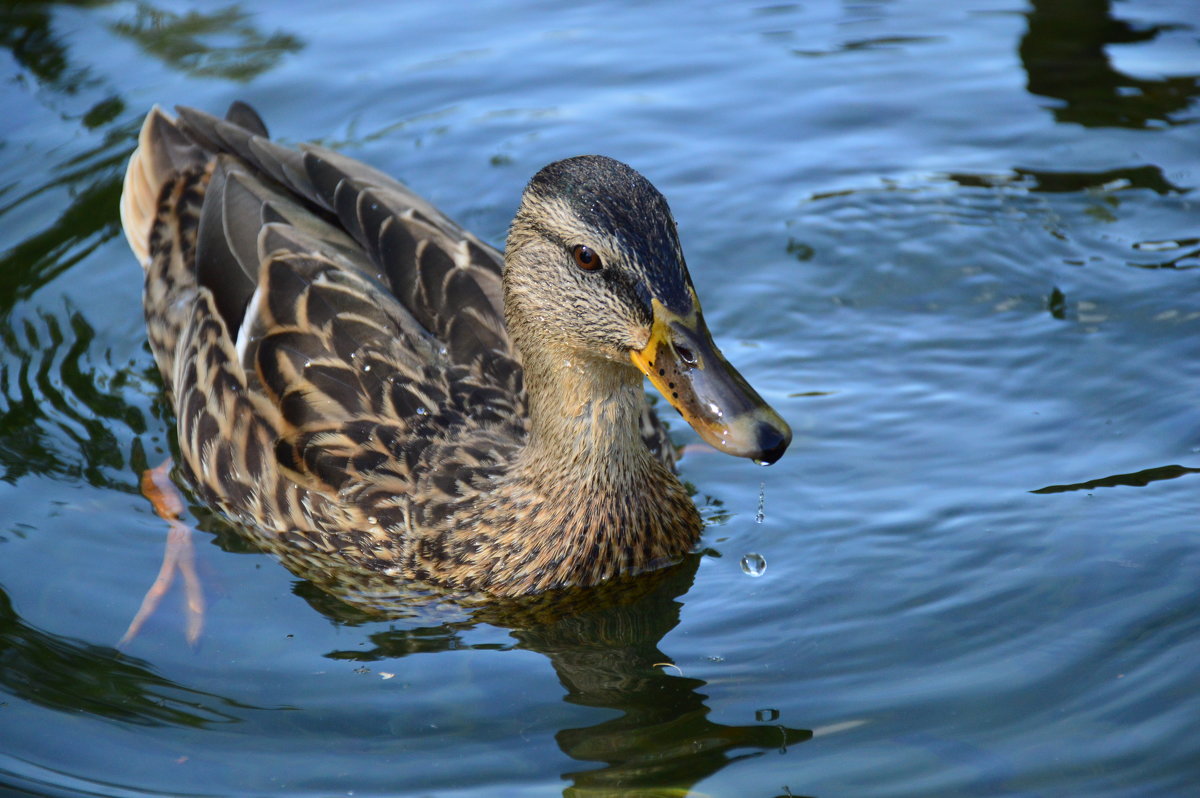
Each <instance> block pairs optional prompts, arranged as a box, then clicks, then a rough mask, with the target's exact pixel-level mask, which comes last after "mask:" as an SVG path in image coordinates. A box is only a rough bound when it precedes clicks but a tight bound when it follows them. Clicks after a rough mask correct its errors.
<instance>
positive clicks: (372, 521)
mask: <svg viewBox="0 0 1200 798" xmlns="http://www.w3.org/2000/svg"><path fill="white" fill-rule="evenodd" d="M367 523H368V524H369V525H371V526H375V525H376V524H378V523H379V519H378V518H376V517H375V516H373V515H368V516H367Z"/></svg>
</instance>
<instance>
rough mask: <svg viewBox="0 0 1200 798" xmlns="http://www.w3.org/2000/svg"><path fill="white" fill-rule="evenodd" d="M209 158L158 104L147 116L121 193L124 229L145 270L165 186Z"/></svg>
mask: <svg viewBox="0 0 1200 798" xmlns="http://www.w3.org/2000/svg"><path fill="white" fill-rule="evenodd" d="M209 157H210V156H209V155H208V154H207V153H205V152H204V150H202V149H201V148H200V147H198V146H196V144H194V143H193V142H192V141H191V140H189V139H188V138H187V137H186V136H185V135H184V134H183V133H182V132H180V130H179V129H178V127H177V126H176V124H175V120H174V119H172V118H171V117H169V116H168V115H167V114H166V113H164V112H163V110H162V109H161V108H159V107H158V106H157V105H156V106H154V108H153V109H151V111H150V113H148V114H146V121H145V122H143V123H142V131H141V133H139V134H138V146H137V149H135V150H134V151H133V155H132V156H131V157H130V159H129V167H128V168H127V169H126V170H125V182H124V187H123V188H122V191H121V227H122V228H123V229H124V231H125V238H126V239H127V240H128V241H129V247H130V249H132V250H133V254H134V255H135V256H137V259H138V262H140V263H141V264H142V268H146V267H148V266H149V265H150V230H151V228H152V227H153V225H154V217H155V213H156V212H157V209H158V201H159V198H160V197H161V195H162V190H163V186H164V185H166V183H167V182H168V181H169V180H170V179H171V177H172V176H173V175H175V174H178V173H179V172H181V171H183V170H185V169H187V168H189V167H192V166H196V165H198V164H202V163H204V162H205V161H207V160H208V159H209Z"/></svg>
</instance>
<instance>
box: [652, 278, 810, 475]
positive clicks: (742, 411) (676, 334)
mask: <svg viewBox="0 0 1200 798" xmlns="http://www.w3.org/2000/svg"><path fill="white" fill-rule="evenodd" d="M693 298H694V295H693ZM652 304H653V308H654V323H653V326H652V327H651V331H650V340H649V342H648V343H647V344H646V346H645V348H644V349H642V350H640V351H634V352H632V353H631V354H630V357H631V359H632V360H633V362H634V365H636V366H637V367H638V368H639V369H641V370H642V371H643V372H644V373H645V374H646V376H647V377H649V378H650V382H651V383H653V385H654V387H655V388H657V389H658V390H659V391H660V392H661V393H662V395H663V396H664V397H665V398H666V400H667V401H668V402H670V403H671V405H672V406H673V407H674V408H675V409H676V410H678V411H679V412H680V413H681V414H682V415H683V417H684V419H685V420H686V421H687V422H688V423H689V424H691V425H692V427H693V429H695V430H696V432H698V433H700V436H701V437H702V438H704V440H705V441H707V442H708V443H710V444H712V445H713V446H715V447H716V448H717V449H719V450H720V451H722V452H726V453H727V454H732V455H735V456H737V457H749V458H751V459H753V460H755V461H756V462H760V463H774V462H775V461H776V460H778V459H779V458H780V457H782V456H783V453H784V451H786V450H787V447H788V444H789V443H791V442H792V430H791V427H789V426H788V425H787V422H785V421H784V420H783V419H782V418H780V417H779V414H778V413H776V412H775V411H774V410H772V409H771V407H770V405H768V404H767V403H766V402H764V401H763V399H762V397H761V396H759V395H758V393H757V392H755V390H754V389H753V388H751V387H750V385H749V383H747V382H746V380H745V378H744V377H742V375H741V374H738V372H737V370H736V369H734V367H733V366H731V365H729V361H727V360H726V359H725V357H724V356H723V355H722V354H721V351H720V350H719V349H717V345H716V344H715V343H713V340H712V336H711V335H710V334H709V332H708V327H707V326H705V324H704V318H703V317H702V316H701V315H700V310H699V308H700V305H699V303H698V302H693V304H692V310H691V312H690V313H689V314H688V316H686V317H684V316H679V315H678V314H676V313H674V312H672V311H671V310H668V309H667V308H666V307H665V306H664V305H663V304H662V303H661V302H659V301H658V300H657V299H655V300H653V301H652Z"/></svg>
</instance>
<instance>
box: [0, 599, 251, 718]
mask: <svg viewBox="0 0 1200 798" xmlns="http://www.w3.org/2000/svg"><path fill="white" fill-rule="evenodd" d="M0 687H3V688H4V692H5V693H7V694H9V695H13V696H16V697H17V698H20V699H22V700H23V701H28V702H29V703H31V704H36V705H38V706H42V707H46V708H47V709H52V710H55V711H58V712H67V713H70V714H80V713H84V714H88V715H94V716H96V717H100V718H107V719H109V720H115V721H120V722H122V723H132V724H135V725H139V726H162V725H174V726H192V727H204V726H210V725H212V724H217V723H237V722H239V720H240V719H239V717H238V715H239V712H238V711H240V710H246V709H255V707H250V706H248V705H246V704H240V703H238V702H236V701H232V700H230V699H228V698H222V697H221V696H217V695H213V694H211V693H205V692H201V691H199V690H192V689H189V688H187V687H183V686H181V685H178V684H175V683H174V682H172V681H170V680H168V679H164V678H163V677H161V676H158V675H156V674H155V673H154V672H153V671H152V670H150V667H149V666H148V665H147V664H145V663H143V662H141V661H139V660H134V659H130V658H128V657H126V656H124V655H122V654H121V653H120V652H118V651H117V650H116V649H113V648H109V647H107V646H96V645H92V644H89V643H84V642H81V641H77V640H71V639H68V638H65V637H59V636H57V635H52V634H47V633H46V632H42V631H40V630H38V629H35V628H33V627H32V626H29V625H28V624H26V623H25V622H23V621H22V620H21V618H20V616H18V615H17V613H16V611H15V610H14V609H13V605H12V602H11V601H10V600H9V598H8V595H7V594H6V593H5V592H4V591H3V590H0ZM240 714H245V713H244V712H240Z"/></svg>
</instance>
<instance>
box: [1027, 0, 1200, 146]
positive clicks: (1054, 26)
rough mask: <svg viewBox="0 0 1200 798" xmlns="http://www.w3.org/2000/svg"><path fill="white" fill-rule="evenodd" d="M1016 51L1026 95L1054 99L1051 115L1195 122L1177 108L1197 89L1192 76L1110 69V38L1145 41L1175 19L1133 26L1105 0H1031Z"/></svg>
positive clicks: (1199, 82)
mask: <svg viewBox="0 0 1200 798" xmlns="http://www.w3.org/2000/svg"><path fill="white" fill-rule="evenodd" d="M1032 5H1033V8H1032V10H1030V11H1029V12H1028V13H1027V14H1026V18H1027V20H1028V28H1027V30H1026V33H1025V36H1024V38H1022V40H1021V44H1020V47H1019V49H1018V52H1019V53H1020V56H1021V63H1022V64H1023V65H1024V67H1025V72H1026V75H1027V76H1028V83H1027V84H1026V87H1027V88H1028V90H1029V92H1030V93H1031V94H1037V95H1040V96H1042V97H1051V98H1053V99H1055V100H1059V101H1061V104H1057V105H1055V106H1053V111H1054V117H1055V119H1057V120H1058V121H1059V122H1069V123H1075V124H1079V125H1084V126H1085V127H1128V128H1144V127H1148V126H1152V125H1168V126H1171V125H1182V124H1191V123H1194V122H1195V121H1196V115H1195V114H1194V113H1192V114H1190V115H1189V114H1185V113H1184V112H1186V111H1187V110H1188V108H1189V106H1191V105H1192V103H1193V101H1194V100H1195V99H1196V97H1197V96H1200V79H1198V78H1197V76H1195V75H1190V76H1178V77H1166V78H1155V79H1148V78H1138V77H1134V76H1132V75H1127V74H1125V73H1123V72H1121V71H1119V70H1117V69H1116V68H1115V67H1113V65H1112V61H1111V60H1110V58H1109V55H1108V53H1107V51H1106V48H1107V47H1108V46H1110V45H1120V44H1136V43H1141V42H1149V41H1152V40H1153V39H1155V38H1156V37H1158V36H1159V35H1160V34H1162V33H1164V32H1166V31H1170V30H1173V29H1175V28H1178V27H1186V28H1187V29H1191V26H1178V25H1150V26H1148V27H1137V26H1135V25H1133V24H1132V23H1130V22H1127V21H1125V20H1121V19H1116V18H1114V17H1113V8H1112V3H1111V0H1033V4H1032Z"/></svg>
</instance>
